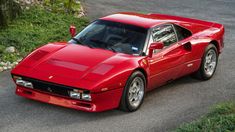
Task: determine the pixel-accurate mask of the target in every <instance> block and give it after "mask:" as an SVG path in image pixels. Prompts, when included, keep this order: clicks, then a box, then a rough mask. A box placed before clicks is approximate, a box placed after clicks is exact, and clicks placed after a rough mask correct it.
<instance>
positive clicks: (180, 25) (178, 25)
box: [172, 23, 193, 42]
mask: <svg viewBox="0 0 235 132" xmlns="http://www.w3.org/2000/svg"><path fill="white" fill-rule="evenodd" d="M172 25H173V26H174V25H177V26H179V27H181V28H183V29H186V30H188V31H189V32H190V33H191V35H190V36H188V37H187V38H189V37H191V36H193V33H192V31H191V30H189V29H188V28H185V27H183V26H181V25H179V24H175V23H173V24H172ZM174 29H175V26H174ZM175 32H176V29H175ZM176 35H177V33H176ZM187 38H184V39H182V40H180V41H183V40H185V39H187ZM177 39H178V42H179V38H178V35H177Z"/></svg>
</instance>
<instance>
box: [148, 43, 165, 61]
mask: <svg viewBox="0 0 235 132" xmlns="http://www.w3.org/2000/svg"><path fill="white" fill-rule="evenodd" d="M163 47H164V44H163V43H162V42H154V43H151V44H150V47H149V53H148V57H149V58H152V56H153V51H154V50H155V49H163Z"/></svg>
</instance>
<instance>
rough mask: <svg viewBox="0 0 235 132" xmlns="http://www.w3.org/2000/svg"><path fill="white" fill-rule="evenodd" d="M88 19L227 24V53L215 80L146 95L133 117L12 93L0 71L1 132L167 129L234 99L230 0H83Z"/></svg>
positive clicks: (233, 6) (182, 82)
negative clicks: (136, 15) (166, 18)
mask: <svg viewBox="0 0 235 132" xmlns="http://www.w3.org/2000/svg"><path fill="white" fill-rule="evenodd" d="M84 5H85V6H86V10H87V12H88V15H89V16H90V18H91V19H95V18H98V17H100V16H103V15H106V14H111V13H112V12H117V11H139V12H159V13H167V14H173V15H183V16H187V17H195V18H200V19H206V20H213V21H218V22H220V23H223V24H225V26H226V37H225V44H226V45H225V46H226V47H225V49H224V53H223V54H222V56H221V57H220V60H219V65H218V69H217V72H216V74H215V76H214V77H213V78H212V79H211V80H209V81H205V82H201V81H197V80H194V79H191V78H190V77H184V78H181V79H179V80H177V81H175V82H173V83H171V84H169V85H166V86H163V87H161V88H158V89H156V90H154V91H153V92H151V93H149V94H148V95H147V97H146V99H145V101H144V104H143V105H142V107H141V108H140V110H138V111H137V112H134V113H124V112H121V111H118V110H112V111H107V112H103V113H85V112H81V111H75V110H71V109H67V108H62V107H58V106H53V105H48V104H44V103H40V102H36V101H32V100H28V99H24V98H21V97H18V96H15V95H14V84H13V83H12V81H11V79H10V75H9V72H3V73H0V131H2V132H5V131H9V132H12V131H19V132H22V131H26V132H34V131H35V132H40V131H56V132H57V131H108V132H110V131H125V132H126V131H135V132H137V131H169V130H172V129H174V128H175V127H177V126H179V125H180V124H182V123H183V122H189V121H192V120H194V119H197V118H199V117H200V116H202V115H203V114H205V113H206V112H207V110H208V107H209V106H211V105H213V104H215V103H217V102H221V101H226V100H234V99H235V79H234V78H235V70H234V69H235V59H234V57H235V37H234V34H235V25H234V24H235V17H234V16H235V12H234V10H235V1H234V0H207V1H204V0H197V1H195V0H174V1H171V2H170V1H166V0H148V1H144V0H142V1H141V0H138V2H136V1H134V0H125V1H124V0H85V4H84Z"/></svg>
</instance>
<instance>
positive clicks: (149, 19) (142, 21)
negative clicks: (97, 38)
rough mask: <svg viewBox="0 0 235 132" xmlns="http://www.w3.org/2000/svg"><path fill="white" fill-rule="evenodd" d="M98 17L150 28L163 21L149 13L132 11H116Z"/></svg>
mask: <svg viewBox="0 0 235 132" xmlns="http://www.w3.org/2000/svg"><path fill="white" fill-rule="evenodd" d="M100 19H102V20H108V21H115V22H120V23H126V24H130V25H135V26H140V27H144V28H151V27H153V26H155V25H159V24H162V23H164V21H163V20H161V19H157V18H156V17H153V16H151V15H146V14H140V13H134V12H121V13H116V14H112V15H109V16H106V17H103V18H100Z"/></svg>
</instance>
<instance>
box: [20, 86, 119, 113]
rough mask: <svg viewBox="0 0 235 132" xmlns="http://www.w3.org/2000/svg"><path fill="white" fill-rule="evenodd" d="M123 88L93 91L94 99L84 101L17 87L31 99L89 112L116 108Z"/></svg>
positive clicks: (21, 93)
mask: <svg viewBox="0 0 235 132" xmlns="http://www.w3.org/2000/svg"><path fill="white" fill-rule="evenodd" d="M122 91H123V88H118V89H114V90H110V91H106V92H101V93H91V98H92V101H82V100H76V99H72V98H67V97H61V96H58V95H51V94H50V93H46V92H41V91H37V90H34V89H29V88H24V87H21V86H17V87H16V94H17V95H19V96H23V97H26V98H29V99H33V100H37V101H41V102H45V103H49V104H54V105H59V106H63V107H67V108H72V109H76V110H82V111H88V112H101V111H105V110H109V109H114V108H117V107H118V106H119V102H120V99H121V96H122Z"/></svg>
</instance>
